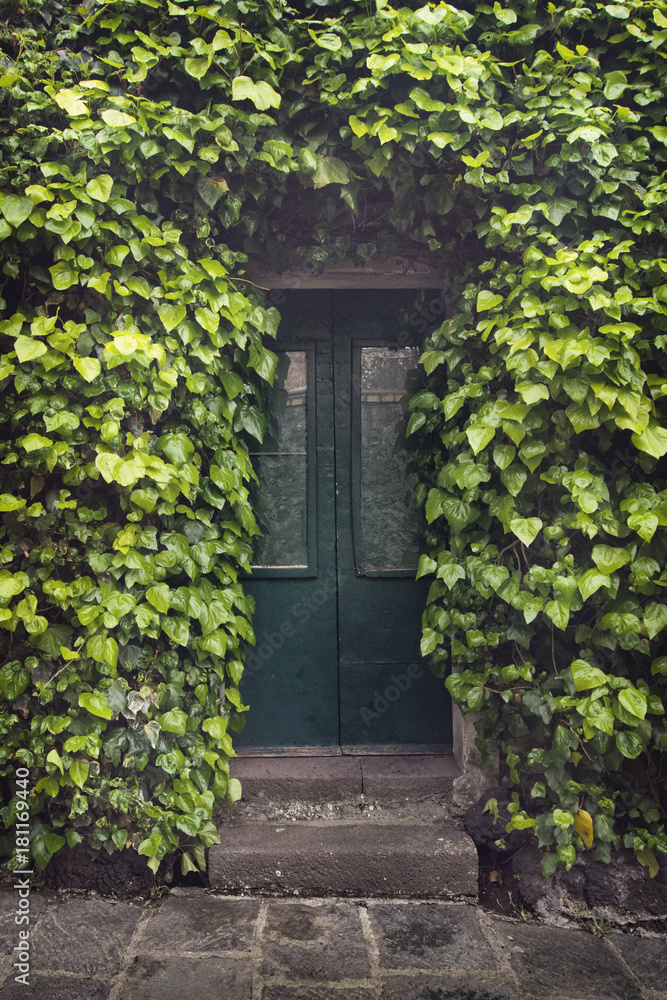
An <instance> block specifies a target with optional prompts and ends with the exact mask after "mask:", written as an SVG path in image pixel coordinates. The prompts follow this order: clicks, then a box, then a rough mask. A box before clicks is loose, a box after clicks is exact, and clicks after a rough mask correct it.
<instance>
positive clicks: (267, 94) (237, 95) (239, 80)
mask: <svg viewBox="0 0 667 1000" xmlns="http://www.w3.org/2000/svg"><path fill="white" fill-rule="evenodd" d="M232 100H233V101H252V103H253V104H254V105H255V107H256V108H257V110H258V111H266V109H267V108H279V107H280V94H278V93H277V92H276V91H275V90H274V89H273V87H271V86H270V85H269V84H268V83H266V82H265V81H264V80H260V81H259V82H258V83H254V82H253V81H252V80H251V79H250V77H249V76H237V77H235V78H234V79H233V80H232Z"/></svg>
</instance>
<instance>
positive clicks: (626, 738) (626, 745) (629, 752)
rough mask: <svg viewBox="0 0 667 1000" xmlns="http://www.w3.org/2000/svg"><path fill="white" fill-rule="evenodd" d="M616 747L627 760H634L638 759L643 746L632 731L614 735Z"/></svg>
mask: <svg viewBox="0 0 667 1000" xmlns="http://www.w3.org/2000/svg"><path fill="white" fill-rule="evenodd" d="M616 746H617V747H618V749H619V750H620V752H621V753H622V754H623V756H624V757H627V758H628V759H629V760H634V759H635V758H636V757H639V755H640V753H641V752H642V750H643V749H644V744H643V743H642V741H641V738H640V737H639V736H638V735H637V733H635V732H633V731H632V730H625V731H623V732H621V733H616Z"/></svg>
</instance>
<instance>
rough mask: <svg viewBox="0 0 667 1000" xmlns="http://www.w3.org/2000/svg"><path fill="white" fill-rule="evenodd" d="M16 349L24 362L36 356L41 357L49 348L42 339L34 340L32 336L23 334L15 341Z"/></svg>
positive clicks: (20, 359)
mask: <svg viewBox="0 0 667 1000" xmlns="http://www.w3.org/2000/svg"><path fill="white" fill-rule="evenodd" d="M14 350H15V351H16V356H17V358H18V359H19V361H20V362H21V364H23V363H24V362H25V361H34V360H35V358H41V357H42V355H43V354H46V352H47V350H48V348H47V346H46V344H43V343H42V342H41V340H33V338H32V337H26V336H24V335H23V334H21V336H20V337H17V338H16V340H15V341H14Z"/></svg>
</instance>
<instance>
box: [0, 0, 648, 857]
mask: <svg viewBox="0 0 667 1000" xmlns="http://www.w3.org/2000/svg"><path fill="white" fill-rule="evenodd" d="M2 16H3V18H4V21H3V23H2V25H1V30H0V44H1V45H2V48H3V53H4V58H3V71H2V76H0V89H1V94H0V99H1V100H2V102H3V119H4V120H5V121H6V122H7V123H8V125H7V128H6V129H5V130H3V131H2V133H0V157H1V158H0V215H1V219H0V239H1V240H2V244H1V253H2V274H3V282H4V285H3V290H2V296H3V302H2V308H3V316H4V319H3V321H2V326H1V327H0V335H1V337H2V340H1V344H0V347H1V349H2V358H1V359H0V391H1V402H0V408H1V410H2V417H1V419H2V422H3V426H4V428H5V435H4V437H3V442H2V444H1V448H2V459H1V461H2V470H3V472H2V477H1V478H2V482H1V484H0V511H1V512H2V532H3V533H2V537H1V538H0V543H1V546H2V547H1V549H0V554H1V556H2V560H3V563H2V566H3V568H2V569H0V626H2V627H3V632H2V634H3V636H4V637H5V639H4V641H3V658H2V665H1V666H0V692H1V693H2V696H3V699H4V702H3V704H4V705H5V709H4V713H3V715H2V717H1V725H2V730H3V749H2V751H0V761H1V767H2V771H3V774H4V775H5V776H10V777H11V775H13V773H14V771H15V769H16V767H17V766H23V765H26V766H30V767H31V768H32V771H33V776H34V777H35V784H34V789H33V793H32V798H31V811H32V813H33V855H34V857H35V859H36V861H37V863H38V864H40V865H42V866H43V865H44V864H46V863H47V862H48V860H49V858H50V856H51V854H52V853H54V852H55V851H57V850H60V849H62V847H63V846H64V844H65V843H66V842H67V843H68V844H69V845H72V844H74V843H77V842H78V841H79V840H81V839H83V840H85V841H86V842H87V843H88V844H89V845H91V846H92V847H95V848H100V847H105V848H106V849H107V850H109V851H114V850H118V849H122V848H124V847H126V846H131V847H133V848H134V849H136V850H138V851H139V852H140V853H141V854H143V855H145V856H146V857H147V859H148V862H149V864H150V865H151V867H152V868H153V869H154V870H156V869H157V867H158V865H159V862H160V860H161V858H162V857H163V856H164V855H165V854H166V853H167V852H171V851H174V850H179V851H180V852H181V854H182V866H183V870H184V871H188V870H192V868H193V867H194V866H195V865H200V866H201V865H203V863H204V851H205V848H206V846H208V844H210V843H211V842H213V840H214V838H215V836H216V834H215V828H214V827H213V825H212V823H211V817H212V815H213V811H214V809H215V808H217V805H218V804H219V803H220V802H221V801H222V800H223V799H224V798H225V797H226V798H227V801H228V802H229V803H231V802H233V801H234V800H235V799H236V798H237V797H238V794H239V789H238V787H237V784H236V783H234V782H229V781H228V773H229V772H228V758H229V756H230V754H232V753H233V749H232V743H231V738H230V735H229V734H230V731H231V732H234V731H236V730H238V728H239V727H240V726H241V725H242V718H243V713H244V711H245V706H244V705H243V703H242V702H241V699H240V695H239V692H238V683H239V680H240V678H241V675H242V670H243V662H244V655H245V650H246V645H247V643H252V641H253V635H252V627H251V615H252V607H251V602H250V601H249V599H248V598H246V597H245V595H244V593H243V589H242V585H241V583H240V582H239V571H240V570H243V569H247V568H248V566H249V561H250V557H251V546H252V539H253V537H254V535H255V534H256V533H257V527H256V525H255V521H254V518H253V514H252V510H251V507H250V505H249V503H248V485H249V483H250V481H251V479H252V477H253V471H252V467H251V463H250V460H249V457H248V450H247V441H248V435H250V436H251V437H256V438H258V439H260V440H261V438H262V435H263V433H264V430H265V428H266V416H265V413H264V403H263V388H264V387H266V386H267V385H268V384H269V383H270V382H271V380H272V378H273V374H274V371H275V362H276V358H275V354H274V353H273V352H272V351H271V341H272V338H273V336H275V333H276V329H277V324H278V319H279V317H278V313H277V310H276V309H275V307H273V306H271V305H268V307H267V301H266V300H265V299H264V298H263V296H262V292H261V290H260V289H256V288H254V287H253V285H252V283H251V282H250V281H249V280H248V278H247V275H246V274H245V273H244V265H245V263H246V262H247V256H248V255H257V256H260V257H262V258H263V259H264V261H265V263H268V264H269V265H270V266H272V267H274V268H277V269H278V270H283V269H286V268H288V267H291V266H301V267H304V266H305V267H309V268H311V269H314V270H318V269H320V268H322V267H326V266H327V265H329V264H331V263H335V262H337V261H340V260H352V261H354V262H355V263H356V264H357V265H359V266H363V264H364V263H365V262H366V261H368V260H369V259H371V258H372V257H373V256H374V255H376V254H381V255H382V254H383V255H398V256H401V257H402V258H403V259H405V260H407V261H415V262H428V263H431V264H435V265H436V266H439V267H441V268H442V273H443V286H446V288H447V296H446V297H447V298H448V299H449V300H450V302H453V301H454V300H455V299H458V302H457V303H456V306H455V309H453V310H450V318H449V319H447V320H446V321H445V322H444V323H442V324H441V325H440V326H438V327H437V328H436V329H431V330H430V332H429V334H428V337H427V339H426V342H425V346H424V353H423V355H422V364H423V366H424V369H425V372H426V375H427V387H426V389H425V390H424V391H422V392H420V393H419V394H418V396H416V397H415V398H414V399H413V401H412V406H413V413H412V416H411V419H410V424H409V428H408V430H409V432H410V436H411V441H413V442H414V443H415V446H416V448H417V451H418V462H419V469H420V485H419V488H418V495H419V499H420V501H421V502H422V503H423V505H424V510H425V516H426V519H427V521H428V523H429V526H430V527H429V531H428V537H427V543H428V552H427V553H426V554H425V555H424V556H423V557H422V560H421V562H420V575H422V576H424V575H432V576H433V582H432V586H431V590H430V594H429V601H428V607H427V609H426V612H425V616H424V638H423V645H422V651H423V653H424V655H430V656H431V657H432V659H433V662H434V666H435V669H436V670H438V671H440V672H442V673H445V672H446V671H447V670H449V668H450V666H451V665H452V664H453V666H454V668H455V670H454V672H452V673H450V675H449V677H448V679H447V684H448V687H449V689H450V691H451V693H452V695H453V697H454V699H455V700H456V702H457V703H458V704H459V705H460V706H462V708H463V710H464V711H474V712H481V713H482V714H481V721H480V722H479V723H478V728H479V730H480V746H481V747H482V748H484V747H485V746H486V745H487V744H488V741H493V742H494V743H499V744H500V746H501V748H502V754H503V761H504V768H505V779H506V781H507V783H509V784H511V785H512V786H513V789H514V794H515V796H516V798H515V799H514V800H513V804H512V809H511V810H510V812H511V816H512V819H511V822H510V828H516V829H526V830H528V831H530V832H532V833H533V834H534V835H535V836H537V838H538V843H539V844H540V845H541V846H542V847H544V849H545V873H546V874H549V873H550V872H552V871H553V870H554V869H555V866H556V864H557V863H558V861H561V862H562V863H564V864H565V865H566V866H570V865H571V864H572V863H573V861H574V859H575V857H576V852H577V851H578V850H590V851H592V852H593V854H594V856H595V857H598V858H601V859H603V860H606V859H608V858H609V856H610V850H611V849H612V848H613V849H616V848H618V847H621V846H623V845H626V846H630V847H633V848H634V849H635V851H636V852H637V857H638V859H639V861H640V863H642V864H644V865H646V866H647V867H648V868H649V870H650V871H651V872H652V873H655V870H656V868H655V865H656V864H657V862H656V861H655V858H656V853H655V852H658V853H660V852H664V851H665V850H667V840H666V838H665V828H664V819H665V813H664V808H665V806H664V801H665V794H664V793H665V788H664V777H663V778H661V777H660V774H661V770H660V760H661V754H662V752H663V751H664V750H665V749H667V730H666V729H665V723H664V706H663V694H664V680H665V677H666V676H667V668H665V663H667V657H666V656H665V650H664V635H665V627H666V626H667V611H666V610H665V608H666V605H665V602H664V600H663V598H662V591H663V588H664V585H665V583H666V582H667V580H665V579H664V578H663V577H664V574H663V566H664V563H665V558H664V556H665V553H664V552H663V549H664V548H665V545H666V539H665V527H666V526H667V515H666V513H665V510H666V509H667V508H666V507H665V504H666V501H667V486H666V484H665V481H664V456H665V454H666V453H667V430H665V421H664V409H663V403H662V400H663V398H664V396H665V385H667V374H666V372H665V364H664V347H665V339H664V338H665V331H666V319H665V316H666V313H667V278H666V277H665V273H666V272H667V264H666V263H665V261H666V260H667V251H666V248H665V232H664V226H665V223H664V208H663V206H664V202H665V198H667V181H666V180H665V160H666V155H667V154H666V149H665V144H666V142H667V131H666V130H665V126H664V124H663V123H664V119H665V102H664V87H665V70H664V65H663V60H662V57H661V55H660V48H661V46H662V45H663V43H664V41H665V37H667V36H666V31H667V6H666V5H665V4H664V2H662V0H628V2H627V3H624V4H622V5H621V4H618V5H615V4H607V5H605V4H601V3H600V4H598V3H596V4H592V5H589V6H582V5H580V4H578V3H575V2H569V0H568V2H563V3H559V4H551V5H549V6H548V7H547V8H544V9H543V8H539V9H537V8H535V7H534V6H533V5H530V4H527V3H523V0H515V2H513V3H512V5H511V6H510V7H501V6H500V5H499V4H495V5H490V4H483V3H478V4H477V5H476V6H475V8H474V10H458V9H456V8H455V7H452V6H451V5H449V4H445V3H426V4H421V5H419V4H417V3H412V4H409V5H408V6H403V7H392V6H391V5H390V4H389V3H388V2H387V0H376V2H375V4H371V3H366V2H365V0H364V2H349V3H333V2H331V3H327V2H326V0H324V2H322V0H317V3H310V2H308V0H305V2H304V3H303V4H302V5H301V7H300V9H299V10H295V9H293V8H291V7H289V6H288V5H287V3H285V2H283V0H265V2H262V3H259V2H257V0H241V2H237V3H235V4H231V3H228V2H216V3H213V4H208V5H202V4H186V3H183V2H181V0H177V2H174V3H171V2H169V3H162V2H160V0H111V2H107V3H104V4H101V3H100V4H98V3H96V2H93V3H92V4H89V5H87V6H86V7H85V8H80V7H75V6H74V5H66V6H64V7H63V6H61V5H58V4H56V3H52V2H51V0H47V2H45V3H35V2H32V0H24V2H23V3H21V4H18V3H15V4H9V3H8V4H5V5H4V6H3V14H2ZM459 296H460V298H459ZM420 308H421V307H420ZM421 316H422V314H421V312H417V313H415V317H417V318H415V319H414V322H415V323H420V324H421V323H422V319H421V318H420V317H421ZM431 325H432V324H431ZM427 326H428V322H427V321H423V326H420V327H419V328H420V329H422V330H425V329H426V327H427ZM450 657H451V663H450ZM16 808H17V799H16V798H11V796H7V797H6V799H5V806H4V810H3V818H4V820H5V823H6V825H7V826H8V827H11V824H12V822H13V817H14V815H15V811H16ZM58 831H62V834H63V835H62V836H61V834H60V833H58ZM500 832H501V833H502V831H500ZM4 847H5V849H6V850H7V851H10V850H11V840H10V839H9V837H8V838H6V840H5V843H4Z"/></svg>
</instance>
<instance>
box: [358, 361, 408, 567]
mask: <svg viewBox="0 0 667 1000" xmlns="http://www.w3.org/2000/svg"><path fill="white" fill-rule="evenodd" d="M418 358H419V351H418V349H417V348H416V347H405V348H401V349H400V350H391V349H390V348H388V347H362V348H361V442H360V447H361V498H360V500H361V536H362V537H361V547H362V561H363V568H365V569H381V568H390V567H393V568H400V567H408V566H416V565H417V560H418V551H419V523H418V518H417V510H416V506H415V502H414V488H415V484H416V477H415V475H414V473H413V472H412V471H411V470H409V469H408V462H409V457H410V456H409V455H408V451H407V448H406V441H405V430H406V426H407V414H406V412H405V405H406V403H407V399H408V398H409V396H410V394H411V393H413V392H414V391H415V389H416V385H417V383H418V380H419V374H418V372H417V360H418Z"/></svg>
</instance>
